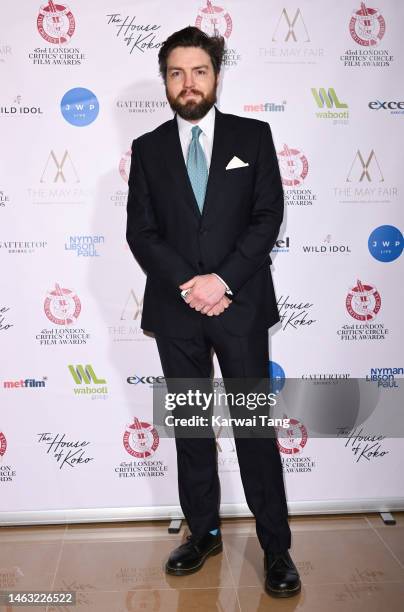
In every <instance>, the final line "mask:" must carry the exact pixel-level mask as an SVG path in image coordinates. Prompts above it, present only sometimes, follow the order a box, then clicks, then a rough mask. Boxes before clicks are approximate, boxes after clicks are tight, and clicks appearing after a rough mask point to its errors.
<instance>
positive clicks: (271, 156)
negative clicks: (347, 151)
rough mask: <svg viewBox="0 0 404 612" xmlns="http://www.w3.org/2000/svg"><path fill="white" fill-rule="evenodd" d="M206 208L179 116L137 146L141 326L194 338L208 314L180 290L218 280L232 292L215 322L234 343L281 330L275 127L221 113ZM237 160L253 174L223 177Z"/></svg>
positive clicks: (131, 203)
mask: <svg viewBox="0 0 404 612" xmlns="http://www.w3.org/2000/svg"><path fill="white" fill-rule="evenodd" d="M215 111H216V116H215V130H214V139H213V149H212V158H211V165H210V170H209V178H208V184H207V190H206V197H205V204H204V207H203V211H202V213H200V211H199V208H198V205H197V202H196V199H195V197H194V193H193V190H192V186H191V183H190V180H189V177H188V173H187V169H186V165H185V162H184V156H183V153H182V149H181V144H180V139H179V134H178V126H177V120H176V117H174V119H172V120H171V121H167V122H166V123H163V124H162V125H160V126H159V127H158V128H156V129H155V130H153V131H152V132H148V133H146V134H143V135H142V136H140V137H139V138H137V139H136V140H134V141H133V144H132V162H131V169H130V174H129V194H128V204H127V232H126V237H127V241H128V244H129V246H130V249H131V251H132V253H133V255H134V256H135V258H136V259H137V261H138V263H139V264H140V266H141V267H142V268H143V269H144V271H145V273H146V274H147V280H146V287H145V294H144V301H143V312H142V319H141V327H142V329H144V330H148V331H152V332H155V333H156V334H160V335H164V336H172V337H179V338H190V337H192V336H193V335H194V334H195V333H196V332H197V331H198V330H199V329H200V325H201V317H206V316H207V315H204V314H201V313H200V312H197V311H196V310H195V309H193V308H191V307H190V306H189V305H188V304H187V303H186V302H184V300H183V298H182V297H181V295H180V290H179V285H180V284H182V283H184V282H185V281H187V280H189V279H190V278H191V277H193V276H195V275H197V274H208V273H211V272H216V273H217V274H218V275H219V276H221V277H222V278H223V280H224V281H225V282H226V283H227V284H228V285H229V287H230V289H231V290H232V292H233V296H230V297H231V299H232V300H233V302H232V304H230V306H229V307H228V308H227V309H226V310H225V311H224V312H223V313H222V314H220V315H218V316H217V319H218V320H219V321H220V322H221V324H222V325H223V327H224V328H225V329H226V330H227V331H228V332H229V333H230V334H233V335H235V336H244V335H247V334H249V333H252V332H254V331H258V330H262V329H268V327H271V326H272V325H273V324H274V323H276V322H277V321H279V314H278V309H277V305H276V298H275V293H274V288H273V283H272V277H271V271H270V264H271V259H270V255H269V254H270V251H271V249H272V247H273V246H274V243H275V240H276V238H277V236H278V232H279V228H280V225H281V223H282V218H283V207H284V203H283V189H282V182H281V178H280V173H279V167H278V161H277V157H276V152H275V149H274V145H273V140H272V135H271V130H270V127H269V125H268V124H267V123H265V122H263V121H258V120H256V119H249V118H244V117H238V116H236V115H230V114H225V113H222V112H220V111H219V110H218V109H217V108H216V109H215ZM234 156H237V157H238V158H240V159H241V160H242V161H243V162H246V163H248V166H244V167H240V168H235V169H232V170H226V166H227V164H228V163H229V162H230V160H231V159H232V158H233V157H234Z"/></svg>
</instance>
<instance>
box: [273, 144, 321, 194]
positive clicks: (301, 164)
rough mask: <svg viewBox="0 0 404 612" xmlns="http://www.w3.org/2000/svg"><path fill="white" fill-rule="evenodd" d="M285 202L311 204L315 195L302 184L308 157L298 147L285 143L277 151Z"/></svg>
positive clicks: (306, 173)
mask: <svg viewBox="0 0 404 612" xmlns="http://www.w3.org/2000/svg"><path fill="white" fill-rule="evenodd" d="M277 157H278V162H279V170H280V173H281V178H282V183H283V185H284V186H285V189H284V196H285V202H286V203H287V204H288V205H289V206H311V205H312V204H313V203H314V202H315V201H316V200H317V195H316V194H314V193H313V192H312V190H311V189H309V188H306V187H304V186H303V183H304V181H305V180H306V178H307V175H308V173H309V162H308V159H307V157H306V155H305V153H303V151H301V150H300V149H297V148H296V147H290V146H289V145H287V144H284V145H283V148H282V149H281V150H280V151H278V153H277Z"/></svg>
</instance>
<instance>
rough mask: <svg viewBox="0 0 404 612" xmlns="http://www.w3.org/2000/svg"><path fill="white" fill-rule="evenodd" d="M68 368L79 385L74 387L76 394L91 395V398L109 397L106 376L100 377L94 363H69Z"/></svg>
mask: <svg viewBox="0 0 404 612" xmlns="http://www.w3.org/2000/svg"><path fill="white" fill-rule="evenodd" d="M68 368H69V372H70V374H71V375H72V377H73V380H74V382H75V383H76V385H77V386H76V387H74V388H73V391H74V394H75V395H90V396H91V399H107V396H108V388H107V381H106V380H105V378H98V376H97V375H96V373H95V372H94V369H93V367H92V365H90V364H87V365H85V366H83V365H81V364H80V365H76V366H73V365H69V366H68Z"/></svg>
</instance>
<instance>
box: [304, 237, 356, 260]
mask: <svg viewBox="0 0 404 612" xmlns="http://www.w3.org/2000/svg"><path fill="white" fill-rule="evenodd" d="M302 250H303V253H310V254H312V255H341V254H345V255H346V254H350V253H351V247H350V246H349V245H348V244H335V243H334V242H333V240H332V238H331V234H328V235H327V236H326V237H325V238H324V240H323V243H322V244H303V245H302Z"/></svg>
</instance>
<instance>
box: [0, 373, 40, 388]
mask: <svg viewBox="0 0 404 612" xmlns="http://www.w3.org/2000/svg"><path fill="white" fill-rule="evenodd" d="M47 380H48V379H47V377H46V376H44V377H43V378H42V380H35V378H21V379H20V380H5V381H3V387H4V389H41V388H43V387H45V386H46V382H47Z"/></svg>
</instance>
